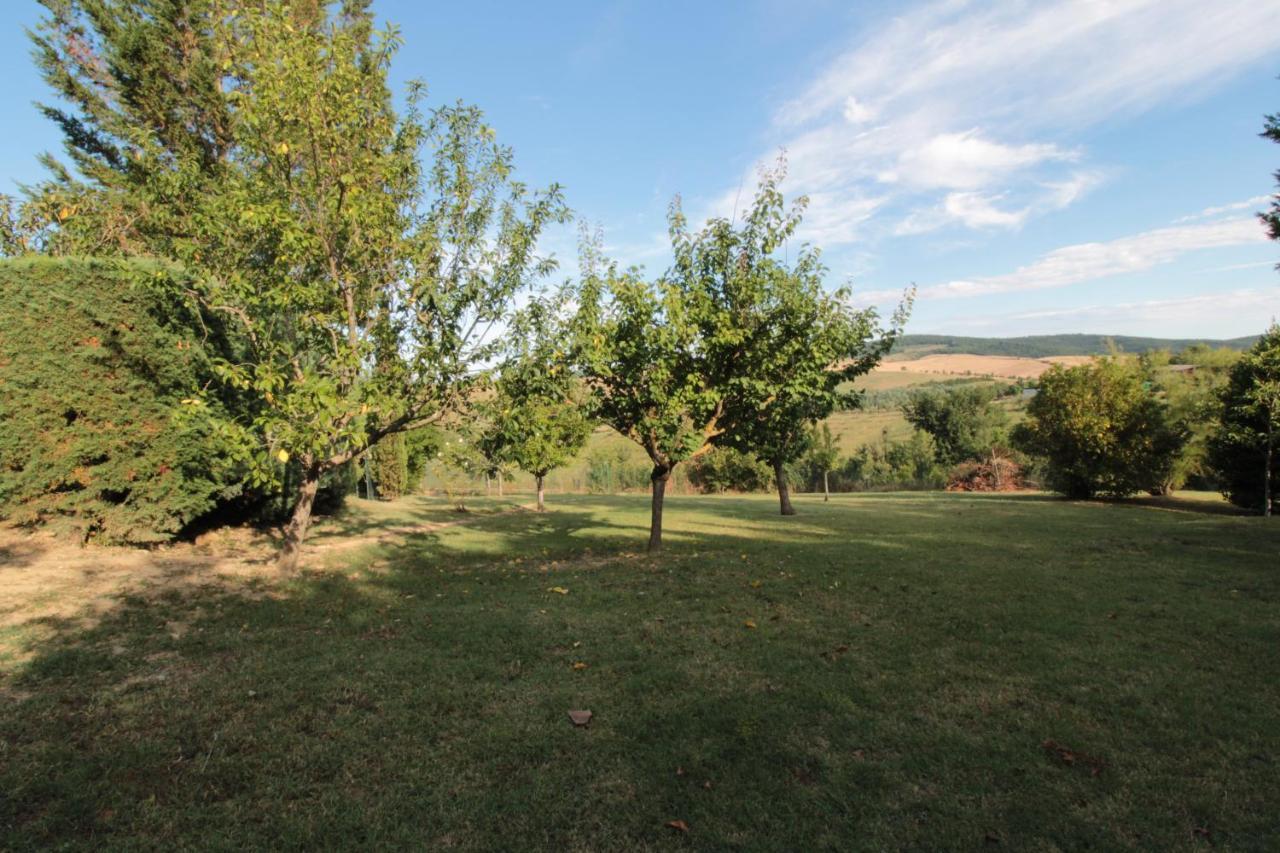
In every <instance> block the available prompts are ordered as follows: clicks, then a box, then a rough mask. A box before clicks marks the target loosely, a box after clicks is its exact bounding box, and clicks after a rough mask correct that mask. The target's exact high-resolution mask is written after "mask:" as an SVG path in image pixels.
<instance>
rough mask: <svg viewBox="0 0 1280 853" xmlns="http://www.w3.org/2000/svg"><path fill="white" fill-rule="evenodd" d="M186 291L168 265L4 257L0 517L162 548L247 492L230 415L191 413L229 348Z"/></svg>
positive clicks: (0, 275)
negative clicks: (225, 440)
mask: <svg viewBox="0 0 1280 853" xmlns="http://www.w3.org/2000/svg"><path fill="white" fill-rule="evenodd" d="M186 291H187V288H186V287H185V284H184V282H183V280H182V277H181V275H180V274H179V273H176V272H174V271H172V270H170V269H168V268H166V267H164V266H162V265H159V264H152V263H143V262H134V261H114V260H110V261H109V260H86V259H65V258H59V259H55V258H23V259H17V260H7V261H0V300H3V306H4V307H3V309H0V516H4V517H7V518H9V519H10V520H12V521H14V522H18V523H23V524H52V525H56V526H58V527H59V528H60V529H64V530H66V531H67V532H68V533H69V534H70V535H74V536H76V537H78V538H80V539H82V540H84V539H89V538H97V539H99V540H101V541H105V542H114V543H125V542H128V543H154V542H160V541H164V540H166V539H169V538H172V537H173V536H174V535H175V534H177V533H178V532H179V531H181V530H182V528H183V527H184V526H186V525H187V524H189V523H190V522H191V521H193V520H195V519H197V518H199V517H200V516H201V515H203V514H205V513H207V512H209V511H210V510H211V509H213V508H214V506H215V505H216V504H217V503H218V502H219V501H220V500H225V499H228V498H231V497H234V496H235V495H236V494H237V493H238V491H239V486H238V485H237V482H238V480H239V477H238V472H237V471H236V469H235V466H234V464H233V463H232V462H231V461H230V456H229V454H227V453H226V452H224V449H223V448H222V447H221V446H220V442H219V441H218V439H217V438H216V436H217V431H216V429H214V427H213V426H212V424H214V423H216V420H217V418H218V417H219V416H220V412H217V411H208V410H207V408H206V410H204V411H201V412H198V413H195V416H188V417H180V416H179V415H180V413H181V412H182V410H183V408H184V406H185V407H186V408H187V409H191V408H194V407H193V406H192V404H191V399H192V398H193V397H194V396H195V392H196V390H197V389H198V388H200V387H202V386H203V385H205V384H207V383H209V382H210V381H211V380H212V371H211V365H210V348H211V347H213V348H217V347H225V345H226V344H225V341H224V340H223V339H222V338H220V337H219V335H218V333H217V326H216V324H215V320H216V318H212V317H202V316H199V315H198V314H197V313H196V312H195V310H194V309H193V308H192V307H191V305H190V302H189V300H187V299H186V298H185V293H186ZM184 400H185V401H187V402H186V403H184V402H183V401H184ZM213 405H214V407H216V406H217V404H216V403H215V404H213Z"/></svg>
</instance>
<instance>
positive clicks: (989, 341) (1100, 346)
mask: <svg viewBox="0 0 1280 853" xmlns="http://www.w3.org/2000/svg"><path fill="white" fill-rule="evenodd" d="M1256 340H1258V337H1257V336H1256V335H1254V336H1251V337H1247V338H1232V339H1231V340H1225V341H1223V340H1212V339H1209V338H1185V339H1181V338H1180V339H1174V338H1135V337H1132V336H1129V335H1029V336H1027V337H1022V338H966V337H959V336H956V335H903V336H902V339H901V340H900V341H899V342H898V344H897V346H895V347H894V348H893V355H894V357H896V358H918V357H920V356H922V355H929V354H932V353H940V354H945V353H965V354H968V355H1004V356H1018V357H1022V358H1046V357H1048V356H1051V355H1103V354H1105V353H1107V352H1109V351H1110V350H1111V346H1112V344H1114V345H1115V346H1116V347H1118V348H1119V349H1120V350H1121V351H1122V352H1130V353H1144V352H1149V351H1151V350H1161V349H1167V350H1172V351H1173V352H1177V351H1178V350H1183V349H1186V348H1187V347H1189V346H1191V345H1193V344H1207V345H1209V346H1211V347H1227V348H1230V349H1236V350H1243V349H1247V348H1249V347H1250V346H1253V343H1254V342H1255V341H1256Z"/></svg>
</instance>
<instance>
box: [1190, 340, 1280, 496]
mask: <svg viewBox="0 0 1280 853" xmlns="http://www.w3.org/2000/svg"><path fill="white" fill-rule="evenodd" d="M1278 387H1280V326H1277V325H1274V324H1273V325H1272V326H1271V328H1269V329H1268V330H1267V331H1266V333H1265V334H1264V335H1263V336H1262V337H1261V338H1260V339H1259V340H1258V343H1257V344H1255V345H1254V347H1253V349H1251V350H1249V351H1248V352H1247V353H1245V354H1244V356H1242V357H1241V358H1240V360H1239V361H1238V362H1237V363H1236V364H1235V366H1234V367H1233V368H1232V369H1231V375H1230V378H1229V379H1228V381H1227V384H1226V387H1224V388H1223V389H1222V397H1221V403H1222V417H1221V422H1220V424H1219V426H1218V428H1217V429H1216V430H1215V431H1214V433H1213V435H1212V436H1211V437H1210V439H1209V441H1208V461H1209V463H1210V465H1211V466H1212V467H1213V469H1214V470H1215V471H1216V472H1217V474H1218V477H1219V479H1220V482H1221V486H1222V491H1223V494H1225V495H1226V496H1227V498H1229V499H1230V500H1231V502H1232V503H1234V504H1236V505H1237V506H1242V507H1248V508H1250V509H1255V510H1260V511H1261V510H1264V509H1265V506H1264V492H1265V491H1266V489H1265V485H1266V477H1267V474H1266V472H1267V454H1268V448H1269V447H1270V448H1271V457H1272V458H1271V467H1270V480H1271V492H1272V495H1275V494H1276V493H1277V492H1280V460H1277V459H1276V456H1280V454H1277V453H1276V452H1275V446H1276V444H1277V435H1280V396H1278V395H1280V391H1277V388H1278Z"/></svg>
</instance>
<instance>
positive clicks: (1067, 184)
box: [0, 0, 1280, 337]
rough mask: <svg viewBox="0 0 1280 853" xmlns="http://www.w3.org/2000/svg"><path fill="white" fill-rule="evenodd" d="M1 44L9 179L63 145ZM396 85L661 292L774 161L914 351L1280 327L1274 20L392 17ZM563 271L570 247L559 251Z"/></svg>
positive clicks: (636, 7)
mask: <svg viewBox="0 0 1280 853" xmlns="http://www.w3.org/2000/svg"><path fill="white" fill-rule="evenodd" d="M5 5H6V10H7V11H9V13H10V20H11V25H10V26H8V27H6V28H4V30H3V32H0V71H2V72H3V75H4V79H5V80H6V81H7V85H6V86H5V87H4V91H3V95H2V97H3V98H4V103H3V113H4V115H5V116H6V132H5V133H4V134H3V135H0V178H2V179H3V182H2V183H0V186H2V187H3V188H4V190H5V191H11V190H12V188H13V186H14V183H15V182H21V181H30V180H33V179H35V178H36V177H38V176H39V171H38V167H37V166H36V164H35V159H34V155H35V154H36V153H37V152H38V151H41V150H46V149H56V148H57V146H58V144H59V143H58V139H57V136H56V134H54V132H53V130H52V128H51V127H50V126H49V125H48V123H47V122H45V121H44V120H43V119H41V118H40V117H39V116H38V115H37V114H36V113H35V110H34V109H33V107H32V106H31V103H32V101H33V100H36V99H38V98H40V97H42V96H43V91H42V84H41V82H40V81H39V79H38V78H37V77H36V75H35V73H34V70H33V68H32V66H31V63H30V60H29V56H28V46H27V44H26V41H25V36H24V35H23V30H22V27H23V26H29V25H31V24H32V23H34V22H35V20H36V19H37V18H38V15H39V8H38V7H37V6H36V4H35V3H34V1H33V0H31V2H28V0H10V2H8V3H6V4H5ZM375 8H376V9H377V10H378V12H379V13H380V14H381V15H382V17H384V18H385V19H387V20H389V21H393V22H395V23H396V24H398V25H399V27H400V30H401V33H402V35H403V37H404V39H405V47H404V49H403V51H402V52H401V54H400V57H399V59H398V63H397V66H396V76H397V78H398V80H400V81H403V80H405V79H408V78H411V77H418V78H422V79H424V80H426V81H427V84H428V87H429V90H430V92H431V96H432V99H433V100H435V101H436V102H444V101H451V100H455V99H463V100H466V101H469V102H472V103H476V104H478V105H480V106H481V107H483V108H484V109H485V110H486V112H487V114H488V115H489V118H490V121H491V123H492V124H493V125H494V127H495V128H496V129H497V131H498V134H499V137H500V138H501V139H502V140H504V141H505V142H507V143H508V144H510V145H512V146H513V147H514V148H515V151H516V156H517V161H518V164H519V166H520V171H521V176H522V177H523V178H524V179H526V180H527V181H528V182H530V183H533V184H541V183H547V182H550V181H559V182H560V183H562V184H563V185H564V186H565V188H566V193H567V196H568V199H569V202H570V204H571V205H572V207H573V208H574V209H575V211H576V212H577V213H578V214H579V215H580V216H581V217H582V218H584V219H586V220H588V221H589V222H592V223H595V224H598V225H599V226H600V227H601V228H602V229H603V231H604V234H605V239H606V244H607V246H608V247H609V250H610V252H611V253H612V254H613V255H614V256H615V257H617V258H619V259H620V260H621V261H623V262H624V263H636V264H643V265H645V267H646V268H647V269H648V270H649V271H650V272H652V273H655V274H656V273H658V272H660V271H661V270H662V268H663V267H664V265H665V263H666V257H667V256H666V249H665V247H666V238H665V212H666V207H667V203H668V202H669V201H670V199H671V197H672V196H673V195H674V194H676V193H680V194H681V195H682V197H683V199H684V203H685V209H686V211H687V212H688V213H689V214H690V215H691V216H693V217H695V218H705V217H706V216H709V215H716V214H720V215H731V214H732V213H733V211H734V207H735V200H736V199H738V198H739V193H741V198H743V199H745V198H748V197H749V194H750V191H751V188H752V184H753V181H754V174H755V170H756V168H758V166H759V165H760V164H761V163H763V162H768V161H771V160H772V159H773V158H774V157H775V156H776V155H777V153H778V151H779V150H781V149H784V148H785V150H786V151H787V156H788V158H789V161H790V172H791V174H790V177H789V179H788V181H787V184H786V189H787V191H788V193H789V194H794V195H799V194H801V193H805V194H808V195H809V196H810V199H811V202H810V208H809V213H808V216H807V219H806V224H805V226H804V229H803V232H802V234H801V237H802V239H806V240H808V241H811V242H813V243H815V244H817V245H819V246H821V247H822V249H823V252H824V257H825V259H826V262H827V265H828V266H829V267H830V270H831V272H830V281H831V283H832V285H833V286H834V285H836V284H843V283H849V284H851V285H852V286H853V288H854V290H855V293H857V294H858V299H859V300H860V301H861V302H863V303H865V304H876V305H881V306H888V305H891V303H892V301H893V299H894V296H895V294H897V293H898V292H900V291H901V290H902V289H903V288H904V287H905V286H907V285H908V284H910V283H915V284H917V285H918V286H919V289H920V297H919V300H918V303H917V309H916V312H915V315H914V316H913V318H912V321H911V324H910V327H909V330H910V331H913V332H945V333H954V334H976V335H1016V334H1038V333H1050V332H1076V331H1080V332H1100V333H1115V334H1146V335H1160V336H1179V337H1181V336H1210V337H1225V336H1235V335H1244V334H1253V333H1256V332H1258V331H1260V330H1261V329H1262V328H1263V327H1264V326H1265V325H1266V324H1267V322H1268V321H1269V320H1270V318H1271V317H1273V316H1280V274H1278V273H1277V272H1276V271H1275V269H1274V264H1275V263H1276V262H1277V261H1280V247H1278V246H1277V245H1276V244H1274V243H1271V242H1269V241H1267V240H1265V238H1264V235H1263V232H1262V229H1261V226H1260V225H1259V224H1258V223H1257V221H1256V219H1255V218H1254V217H1253V214H1254V213H1255V212H1256V211H1258V210H1261V209H1262V208H1263V207H1264V204H1265V200H1264V198H1263V197H1264V196H1266V195H1267V194H1269V193H1270V192H1272V191H1273V182H1272V178H1271V172H1272V171H1274V170H1275V169H1276V168H1278V167H1280V146H1277V145H1274V144H1272V143H1269V142H1267V141H1265V140H1262V139H1260V138H1259V137H1258V131H1259V130H1260V129H1261V125H1262V116H1263V114H1264V113H1268V112H1280V80H1277V79H1276V78H1277V75H1280V3H1275V2H1257V0H1215V2H1214V3H1212V4H1206V3H1204V2H1202V0H1115V2H1088V1H1087V0H1076V1H1075V2H1068V0H1038V1H1037V2H1026V3H1017V2H997V3H978V2H965V0H940V2H926V3H888V2H886V3H880V4H876V3H858V4H854V3H848V2H845V3H838V2H826V0H792V2H782V0H754V1H753V0H737V2H727V1H726V2H704V3H697V4H693V3H687V2H686V3H674V2H654V0H650V2H641V0H636V2H612V3H608V2H604V3H602V2H592V3H587V2H583V3H568V2H562V3H554V2H547V3H537V4H531V3H520V4H516V3H509V4H508V3H496V2H471V3H467V4H456V3H452V4H431V5H428V4H424V3H420V2H412V1H411V0H377V2H376V3H375ZM546 245H547V248H548V249H551V250H554V251H555V252H556V254H557V255H559V256H560V257H561V258H562V259H563V261H564V262H565V264H564V266H565V270H566V272H568V271H571V270H572V268H573V263H572V260H573V246H574V233H573V231H572V230H571V229H565V230H564V231H560V232H557V233H554V234H551V235H549V236H548V239H547V241H546Z"/></svg>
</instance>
